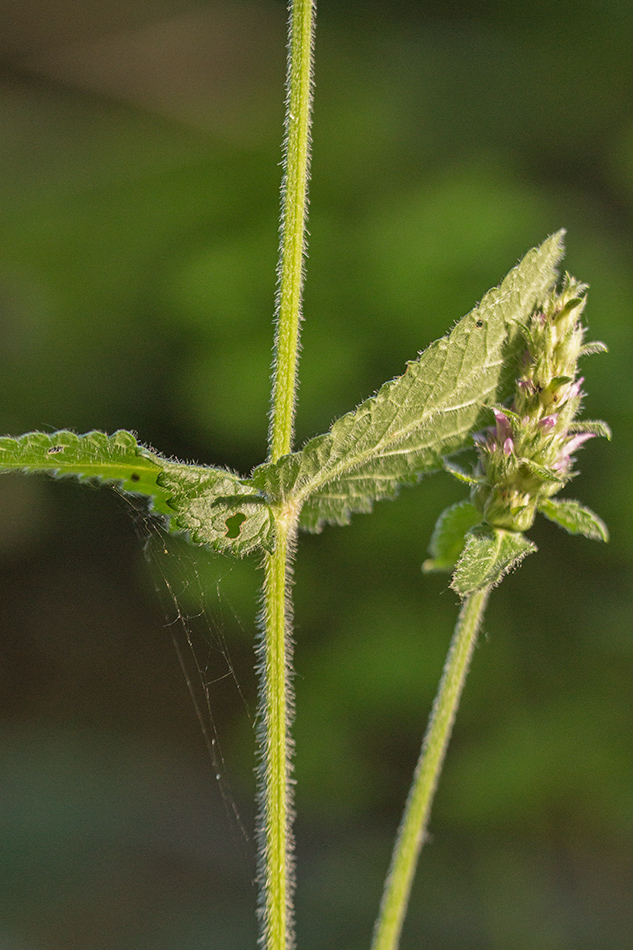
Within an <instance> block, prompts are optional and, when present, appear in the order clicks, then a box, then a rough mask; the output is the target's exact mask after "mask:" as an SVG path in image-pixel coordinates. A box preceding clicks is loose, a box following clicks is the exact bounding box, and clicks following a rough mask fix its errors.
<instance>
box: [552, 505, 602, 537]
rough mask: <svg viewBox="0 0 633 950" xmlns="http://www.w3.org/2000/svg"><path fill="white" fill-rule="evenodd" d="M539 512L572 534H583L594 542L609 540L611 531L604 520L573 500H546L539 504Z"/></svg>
mask: <svg viewBox="0 0 633 950" xmlns="http://www.w3.org/2000/svg"><path fill="white" fill-rule="evenodd" d="M538 510H539V511H540V512H541V514H543V515H545V517H546V518H549V520H550V521H555V522H556V524H558V525H560V526H561V528H564V529H565V531H569V533H570V534H583V535H584V536H585V537H586V538H591V539H592V540H593V541H608V540H609V529H608V528H607V526H606V524H605V523H604V521H603V520H602V518H599V517H598V515H597V514H595V513H594V512H593V511H592V510H591V509H590V508H586V507H585V506H584V505H581V504H580V502H578V501H574V500H573V499H571V498H557V499H556V500H554V499H553V498H546V499H544V500H543V501H541V502H539V506H538Z"/></svg>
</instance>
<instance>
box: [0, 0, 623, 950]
mask: <svg viewBox="0 0 633 950" xmlns="http://www.w3.org/2000/svg"><path fill="white" fill-rule="evenodd" d="M285 29H286V27H285V9H284V5H283V3H281V2H280V0H217V2H208V3H201V2H193V0H101V2H95V0H83V2H81V3H77V2H74V0H56V2H55V3H54V4H53V3H50V2H48V0H21V2H20V3H19V4H17V3H9V2H7V0H4V2H2V3H1V4H0V85H1V92H2V95H1V98H0V156H1V164H2V175H1V177H0V222H1V234H2V238H1V249H0V393H1V397H0V431H2V432H6V433H7V434H18V433H20V432H24V431H28V430H30V429H35V428H44V429H47V430H50V429H54V428H58V427H71V428H73V429H75V430H76V431H80V432H81V431H86V430H88V429H90V428H102V429H104V430H106V431H110V432H111V431H113V430H115V429H117V428H120V427H125V428H131V429H133V430H135V431H136V432H138V433H139V436H140V438H141V439H142V440H144V441H146V442H148V443H150V444H152V445H153V446H154V447H155V448H157V449H158V450H159V451H161V452H163V453H166V454H170V455H171V454H173V455H175V456H177V457H179V458H182V459H196V460H199V461H202V462H208V463H219V464H225V465H228V466H231V467H233V468H236V469H238V470H240V471H242V472H248V471H249V470H250V468H251V467H252V466H253V465H255V464H257V463H258V462H260V461H261V460H262V459H263V457H264V454H265V448H266V427H267V425H266V413H267V407H268V386H269V366H270V356H271V341H272V333H271V313H272V301H273V295H274V268H275V263H276V256H277V223H276V216H277V207H278V185H279V177H280V169H279V157H280V138H281V125H282V119H283V110H282V84H283V77H284V70H285V49H284V42H285ZM632 43H633V5H631V4H630V3H629V2H625V0H602V2H596V0H593V2H592V0H576V2H574V3H571V2H568V0H559V2H555V3H547V4H546V3H542V2H539V0H535V2H532V3H531V4H529V5H525V4H518V3H517V4H510V3H501V2H494V0H488V2H486V0H480V2H476V0H462V2H459V0H456V2H451V3H447V2H443V3H439V2H437V0H421V2H418V3H407V2H403V0H392V2H390V3H384V4H379V3H376V2H367V3H362V4H361V3H352V2H349V0H336V2H334V0H320V4H319V22H318V29H317V65H316V101H315V120H314V164H313V177H312V211H311V217H310V232H311V238H310V258H309V267H308V284H307V288H306V298H305V317H306V320H305V325H304V333H303V356H302V361H301V374H302V382H301V391H300V404H299V410H298V416H297V441H298V443H301V442H302V441H303V440H305V439H306V438H307V437H309V436H312V435H315V434H317V433H319V432H321V431H323V430H325V429H327V428H328V427H329V425H330V423H331V422H332V420H333V419H334V418H335V417H336V416H337V415H339V414H340V413H342V412H344V411H346V410H348V409H350V408H352V407H353V406H354V405H356V404H357V403H358V402H359V401H360V400H361V399H363V398H365V397H366V396H368V395H369V394H371V393H372V392H373V391H374V390H375V389H376V388H377V387H378V386H379V385H380V384H381V383H382V382H383V381H384V380H385V379H388V378H390V377H392V376H395V375H398V374H399V373H401V372H402V370H403V368H404V363H405V361H406V360H407V359H411V358H413V357H415V355H416V354H417V352H418V350H420V349H422V348H423V347H425V346H426V345H427V344H428V343H429V342H430V341H431V340H432V339H434V338H436V337H437V336H439V335H441V334H443V333H444V332H445V331H446V330H447V329H448V328H449V327H450V325H451V324H452V323H453V322H454V320H455V319H457V318H458V317H460V316H461V315H463V314H464V313H466V312H467V311H468V310H469V309H470V308H471V307H472V306H473V304H474V303H475V302H476V301H477V300H478V299H479V298H480V297H481V296H482V294H483V293H484V292H485V291H486V290H487V289H488V288H489V287H490V286H493V285H494V284H496V283H497V282H498V281H499V280H500V279H501V278H502V277H503V276H504V274H505V273H506V272H507V271H508V270H509V269H510V267H512V266H513V265H514V263H516V261H517V260H518V259H519V257H521V256H522V255H523V253H525V251H526V250H528V248H530V247H531V246H532V245H534V244H536V243H538V242H540V241H541V240H542V239H543V238H544V237H545V236H546V235H548V234H549V233H551V232H552V231H554V230H557V229H558V228H560V227H566V228H567V229H568V256H567V261H566V264H567V267H568V268H569V270H570V271H571V272H572V273H573V274H574V275H575V276H577V277H578V278H580V279H581V280H584V281H586V282H588V283H589V284H590V285H591V291H590V297H589V306H588V309H587V317H588V321H589V324H590V338H597V339H602V340H604V341H606V343H607V344H608V345H609V348H610V354H609V355H608V356H602V357H595V358H592V359H591V360H588V361H587V363H586V365H585V366H584V368H583V369H584V372H585V374H586V384H585V388H586V389H587V391H588V393H589V395H588V396H587V399H586V412H585V414H586V416H587V417H593V418H596V417H597V418H605V419H607V420H608V421H609V423H610V424H611V426H612V428H613V432H614V440H613V443H612V444H611V445H609V444H607V443H601V442H598V441H596V442H592V443H590V444H589V445H588V446H587V447H586V448H585V449H584V450H583V451H582V453H581V457H580V459H579V462H580V467H581V469H582V475H581V476H579V478H578V479H577V481H576V482H575V483H574V485H573V486H571V488H570V489H569V490H568V492H567V494H568V495H569V496H570V497H579V498H581V499H582V500H583V502H585V503H586V504H588V505H590V506H591V507H592V508H594V509H595V510H597V511H598V512H599V513H600V514H601V515H602V516H603V517H604V518H605V520H606V521H607V523H608V524H609V525H610V528H611V531H612V540H611V543H610V544H609V545H605V546H600V545H598V544H595V543H593V542H590V541H587V540H584V539H578V538H571V537H569V536H567V535H565V534H564V533H563V532H561V531H560V530H558V529H557V528H556V527H555V526H553V525H551V524H549V523H539V524H537V526H535V528H534V530H533V531H532V532H531V536H532V537H533V539H534V540H535V541H536V542H537V543H538V545H539V547H540V549H541V550H540V553H539V554H538V555H537V556H536V557H532V558H529V559H528V560H527V561H526V563H525V565H524V566H523V567H522V568H521V570H520V571H519V572H518V573H517V574H516V575H513V576H511V577H510V578H508V579H507V580H506V581H505V582H504V584H503V586H502V587H501V588H500V590H499V591H498V592H496V593H495V595H494V596H493V598H492V601H491V606H490V608H489V613H488V618H487V622H486V628H485V632H484V636H483V637H482V639H481V643H480V646H479V649H478V650H477V653H476V656H475V661H474V665H473V669H472V672H471V675H470V678H469V681H468V684H467V688H466V693H465V696H464V700H463V703H462V708H461V710H460V714H459V717H458V721H457V726H456V730H455V735H454V741H453V743H452V747H451V750H450V753H449V757H448V761H447V765H446V770H445V773H444V776H443V778H442V782H441V786H440V790H439V794H438V797H437V800H436V806H435V810H434V815H433V819H432V826H431V832H432V840H431V841H430V842H429V844H428V846H427V848H426V850H425V851H424V853H423V856H422V861H421V865H420V871H419V874H418V877H417V880H416V884H415V890H414V894H413V897H412V903H411V910H410V915H409V918H408V922H407V925H406V930H405V933H404V935H403V941H402V950H413V948H415V947H418V946H420V947H421V946H424V947H432V948H433V950H449V948H450V950H508V948H512V950H581V948H582V950H623V948H627V947H633V901H632V900H631V891H632V885H633V738H632V736H633V729H632V724H633V629H632V618H633V584H632V580H633V576H632V560H633V546H632V544H631V540H630V539H631V536H632V534H633V524H632V520H633V519H632V505H631V487H630V485H631V478H630V475H627V472H630V470H631V462H632V454H633V443H632V439H631V421H632V409H633V399H632V396H631V380H632V370H631V367H632V366H633V321H632V320H631V300H632V299H633V117H632V116H633V113H632V111H631V104H632V102H633V54H632V52H631V49H632ZM0 484H1V491H0V572H1V575H2V576H1V590H2V596H1V598H0V600H1V608H0V609H1V611H2V657H1V659H0V681H1V687H2V699H1V710H0V711H1V715H2V723H1V725H0V842H1V844H0V948H1V950H215V948H217V950H246V948H253V947H254V946H255V941H256V930H255V923H254V911H255V903H256V889H255V886H254V884H253V877H254V873H255V872H254V850H255V849H254V843H253V834H252V827H253V811H254V809H253V805H252V801H253V794H254V778H253V763H254V756H255V739H254V727H253V719H254V714H255V709H256V679H255V675H254V673H253V643H254V630H255V622H256V610H257V586H258V583H259V581H260V580H261V573H260V570H259V567H258V564H257V562H256V561H255V560H249V561H246V562H241V563H238V564H234V563H233V562H230V561H228V560H226V559H222V558H216V557H213V556H211V555H210V554H209V553H208V552H205V551H194V550H192V549H190V548H189V547H188V546H187V544H186V543H185V542H183V541H181V540H179V539H177V538H170V539H167V540H164V539H163V538H162V536H161V534H160V529H159V528H158V527H157V526H156V525H155V524H153V523H151V522H150V521H148V519H147V518H146V516H145V515H144V513H143V510H142V507H140V508H139V506H137V505H133V506H132V505H130V503H129V502H128V501H126V500H125V499H123V498H121V497H120V496H119V495H117V494H115V493H114V492H111V491H105V490H101V491H93V490H91V489H89V488H86V487H83V488H81V489H80V488H78V487H77V486H75V485H73V484H60V483H56V484H54V483H52V482H51V481H50V480H46V479H43V478H42V479H38V478H19V477H18V478H13V477H8V476H4V477H3V479H2V482H1V483H0ZM463 495H464V491H463V489H462V488H461V487H460V486H459V485H457V483H453V482H451V481H450V480H449V479H448V477H439V476H436V477H434V478H431V479H428V480H426V481H424V482H423V483H422V484H421V485H420V486H419V487H418V488H417V489H414V490H411V489H408V490H406V491H404V492H403V493H402V495H401V497H400V499H399V500H398V501H397V502H396V503H391V502H384V503H382V504H379V505H378V506H377V507H376V510H375V513H374V514H373V516H371V517H368V516H357V517H356V518H355V519H354V522H353V524H352V526H351V527H349V528H346V529H340V528H332V529H329V530H327V531H326V532H324V533H323V534H322V535H321V536H318V537H306V538H304V539H303V541H302V544H301V547H300V550H299V554H298V557H297V579H296V587H295V594H296V621H297V624H296V667H297V680H296V689H297V720H296V727H295V736H296V741H297V754H296V778H297V810H298V819H297V822H296V832H297V839H298V860H299V873H298V890H297V933H298V939H299V945H300V947H301V948H302V950H317V948H318V950H335V948H336V950H343V948H344V950H356V948H358V950H360V948H368V946H369V938H370V933H371V928H372V924H373V919H374V915H375V910H376V907H377V903H378V900H379V896H380V891H381V885H382V878H383V875H384V872H385V869H386V866H387V864H388V860H389V855H390V849H391V841H392V837H393V834H394V831H395V827H396V825H397V822H398V818H399V814H400V811H401V808H402V804H403V801H404V798H405V795H406V791H407V788H408V784H409V779H410V776H411V772H412V769H413V766H414V763H415V760H416V758H417V754H418V749H419V743H420V738H421V735H422V731H423V728H424V724H425V721H426V717H427V714H428V710H429V706H430V703H431V700H432V697H433V694H434V690H435V686H436V683H437V679H438V676H439V672H440V670H441V666H442V662H443V657H444V654H445V651H446V648H447V645H448V641H449V638H450V635H451V632H452V627H453V624H454V621H455V617H456V610H457V607H456V598H455V597H454V595H453V594H452V593H451V592H450V591H448V590H447V578H445V577H440V576H432V577H423V576H422V574H421V573H420V564H421V562H422V560H423V559H424V557H425V555H426V546H427V543H428V539H429V537H430V533H431V530H432V527H433V524H434V522H435V519H436V517H437V515H438V513H439V512H440V511H441V510H442V509H443V507H444V506H446V505H447V504H449V503H450V502H451V501H452V500H457V499H458V498H460V497H463ZM130 513H131V514H132V517H130ZM166 549H168V552H169V553H168V554H166V553H165V550H166ZM174 598H175V599H174ZM188 636H189V637H190V638H191V640H192V643H193V645H194V653H195V659H194V656H193V655H192V654H191V652H190V651H189V647H188V644H187V637H188ZM173 639H175V641H176V643H177V644H178V645H179V647H180V649H181V650H182V652H183V655H184V657H185V660H186V662H187V664H188V666H189V669H190V671H191V672H190V676H191V681H192V684H193V686H194V688H196V689H197V691H198V693H200V692H201V684H202V683H208V684H209V695H210V704H211V709H212V719H211V720H209V718H208V717H206V714H205V721H206V722H210V723H211V725H210V726H209V728H210V730H211V738H212V739H213V738H214V737H215V738H216V740H217V741H216V745H215V746H214V749H217V748H218V745H217V743H218V742H219V745H220V747H221V755H222V757H223V758H219V753H217V754H216V760H217V761H216V763H212V762H210V760H209V756H208V754H207V751H206V748H205V743H204V739H203V735H202V730H201V728H200V726H199V723H198V720H197V718H196V714H195V711H194V708H193V705H192V703H191V699H190V697H189V695H188V690H187V685H186V680H185V677H184V676H183V674H182V671H181V670H180V668H179V663H178V658H177V653H176V650H175V649H174V643H173ZM195 662H197V663H198V664H199V666H200V669H201V671H202V675H199V674H198V673H197V671H196V669H195ZM213 730H215V734H214V732H213ZM216 773H217V774H219V775H220V779H219V780H216V778H215V775H216ZM236 811H237V812H239V815H240V818H239V820H238V819H237V818H236V815H235V812H236ZM242 827H243V828H244V829H245V832H244V833H243V831H242V830H241V829H242Z"/></svg>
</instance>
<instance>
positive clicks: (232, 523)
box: [225, 511, 246, 539]
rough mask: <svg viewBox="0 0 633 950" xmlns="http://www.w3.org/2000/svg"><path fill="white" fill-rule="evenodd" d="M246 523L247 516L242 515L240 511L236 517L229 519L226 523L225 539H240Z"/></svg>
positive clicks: (232, 516)
mask: <svg viewBox="0 0 633 950" xmlns="http://www.w3.org/2000/svg"><path fill="white" fill-rule="evenodd" d="M245 521H246V515H244V514H242V512H241V511H238V513H237V514H236V515H231V517H230V518H227V519H226V521H225V524H226V527H227V532H226V534H225V537H226V538H229V539H233V538H239V536H240V528H241V527H242V524H243V523H244V522H245Z"/></svg>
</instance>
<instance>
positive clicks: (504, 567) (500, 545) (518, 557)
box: [451, 525, 536, 597]
mask: <svg viewBox="0 0 633 950" xmlns="http://www.w3.org/2000/svg"><path fill="white" fill-rule="evenodd" d="M534 551H536V545H535V544H534V543H533V542H532V541H530V540H528V538H526V537H525V535H524V534H521V532H519V531H505V530H503V529H502V528H491V527H490V526H489V525H479V526H478V527H476V528H474V529H473V530H472V531H471V532H469V534H467V535H466V545H465V547H464V551H463V553H462V556H461V557H460V559H459V561H458V562H457V566H456V568H455V573H454V574H453V579H452V581H451V587H452V588H453V590H454V591H457V593H458V594H459V595H460V597H466V596H467V595H468V594H472V593H473V592H474V591H476V590H481V589H482V587H490V586H491V585H492V586H493V587H494V586H495V585H497V584H499V583H500V582H501V580H502V578H503V576H504V575H505V574H507V573H508V571H511V570H512V569H513V568H515V567H518V565H519V564H520V563H521V561H522V560H523V558H524V557H527V555H528V554H532V553H533V552H534Z"/></svg>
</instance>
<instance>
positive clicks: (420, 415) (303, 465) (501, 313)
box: [253, 232, 562, 531]
mask: <svg viewBox="0 0 633 950" xmlns="http://www.w3.org/2000/svg"><path fill="white" fill-rule="evenodd" d="M561 256H562V232H560V233H559V234H555V235H554V236H553V237H551V238H549V239H548V240H547V241H545V242H544V244H542V245H541V246H540V247H538V248H535V249H534V250H532V251H530V252H529V253H528V254H527V255H526V256H525V257H524V259H523V260H522V261H521V263H520V264H518V265H517V267H515V268H514V269H513V270H512V271H511V272H510V273H509V274H508V276H507V277H506V278H505V280H504V281H503V283H502V284H501V285H500V286H499V287H496V288H494V289H493V290H490V291H489V292H488V293H487V294H486V295H485V297H484V298H483V300H482V301H481V303H480V304H479V306H478V307H475V309H474V310H473V311H471V313H469V314H468V315H467V316H466V317H464V318H463V319H462V320H460V322H459V323H458V324H457V325H456V326H455V327H454V329H453V330H452V331H451V333H450V334H449V335H448V336H446V337H443V338H442V339H441V340H437V341H436V342H435V343H432V344H431V346H430V347H429V348H428V349H427V350H425V351H424V353H422V354H421V356H420V357H419V358H418V359H417V360H415V361H414V362H411V363H409V364H408V366H407V370H406V372H405V374H404V375H403V376H400V377H398V378H397V379H395V380H391V381H390V382H388V383H385V385H384V386H382V388H381V389H380V390H379V392H378V393H377V394H376V395H375V396H373V397H371V398H370V399H368V400H366V401H365V402H363V403H362V404H361V405H360V406H359V407H358V408H357V409H355V410H354V411H353V412H350V413H347V414H346V415H344V416H342V417H341V418H340V419H338V421H337V422H335V423H334V425H333V426H332V429H331V431H330V432H329V433H327V434H326V435H322V436H318V437H317V438H316V439H312V440H311V441H310V442H308V443H307V445H306V446H305V447H304V448H303V450H302V451H301V452H297V453H293V454H291V455H287V456H284V457H283V458H281V459H279V460H278V461H277V462H276V463H275V464H270V463H269V464H266V465H263V466H260V467H259V468H258V469H256V470H255V472H254V473H253V484H254V485H255V486H256V487H257V488H259V489H260V490H262V491H263V492H265V493H266V494H267V496H268V497H269V498H270V499H271V500H273V501H280V500H282V499H289V498H294V500H295V502H296V503H297V505H298V506H302V511H301V519H300V524H301V526H302V527H304V528H307V529H308V530H310V531H319V530H320V529H321V528H322V526H323V525H324V524H325V523H332V524H347V523H349V520H350V516H351V515H352V514H353V513H354V512H363V511H365V512H366V511H370V510H371V508H372V506H373V503H374V502H375V501H377V500H379V499H381V498H391V497H394V496H395V494H396V493H397V491H398V488H399V486H400V485H403V484H407V483H413V482H416V481H417V480H418V479H419V478H420V477H421V476H422V475H423V474H425V473H427V472H430V471H434V470H436V469H438V468H440V467H441V465H442V458H443V457H444V456H447V455H450V454H452V453H455V452H457V451H459V450H461V449H463V448H465V447H466V445H467V443H468V437H469V434H470V432H472V431H473V430H474V429H476V428H479V427H481V426H482V425H483V422H484V419H485V412H486V407H489V406H492V405H493V404H496V403H498V402H500V401H502V400H503V399H504V398H505V397H506V395H507V394H508V393H509V390H510V385H511V383H512V381H513V376H514V370H515V359H516V355H517V352H518V348H519V347H520V346H522V343H521V335H520V328H521V327H522V326H523V325H524V324H525V322H526V321H527V319H528V317H529V316H530V314H531V313H532V311H533V310H534V308H535V306H537V305H538V304H539V303H541V302H543V301H544V299H545V298H546V297H547V295H548V293H549V292H550V290H551V288H552V286H553V284H554V281H555V278H556V270H555V268H556V264H557V263H558V261H559V260H560V258H561Z"/></svg>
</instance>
